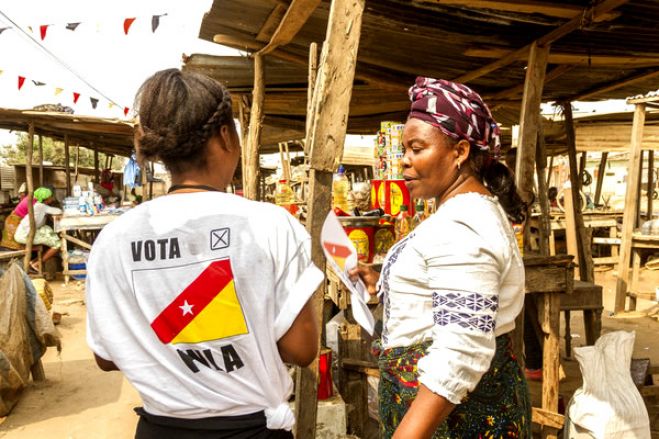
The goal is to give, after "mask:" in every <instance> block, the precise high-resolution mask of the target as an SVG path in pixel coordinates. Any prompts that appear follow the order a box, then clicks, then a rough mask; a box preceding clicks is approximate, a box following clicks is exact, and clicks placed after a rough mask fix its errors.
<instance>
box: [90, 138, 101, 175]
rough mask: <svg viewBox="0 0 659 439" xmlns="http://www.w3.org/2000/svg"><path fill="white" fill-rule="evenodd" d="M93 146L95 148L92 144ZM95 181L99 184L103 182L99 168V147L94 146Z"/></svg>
mask: <svg viewBox="0 0 659 439" xmlns="http://www.w3.org/2000/svg"><path fill="white" fill-rule="evenodd" d="M92 148H94V146H93V145H92ZM94 182H95V183H97V184H98V183H100V182H101V180H100V172H99V169H98V149H97V148H94Z"/></svg>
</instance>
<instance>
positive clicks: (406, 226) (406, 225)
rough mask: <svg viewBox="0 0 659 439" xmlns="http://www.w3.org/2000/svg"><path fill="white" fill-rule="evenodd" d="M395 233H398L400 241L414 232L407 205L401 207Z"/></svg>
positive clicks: (397, 216) (397, 237)
mask: <svg viewBox="0 0 659 439" xmlns="http://www.w3.org/2000/svg"><path fill="white" fill-rule="evenodd" d="M394 231H395V233H396V241H400V240H401V239H403V238H404V237H406V236H407V235H408V234H409V233H410V232H411V231H412V218H411V217H410V214H409V212H408V211H407V205H405V204H403V205H402V206H400V213H399V214H398V215H396V220H395V221H394Z"/></svg>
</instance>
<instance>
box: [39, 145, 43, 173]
mask: <svg viewBox="0 0 659 439" xmlns="http://www.w3.org/2000/svg"><path fill="white" fill-rule="evenodd" d="M39 186H43V136H42V135H41V134H40V135H39Z"/></svg>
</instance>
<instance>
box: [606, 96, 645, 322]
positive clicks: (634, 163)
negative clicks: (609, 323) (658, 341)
mask: <svg viewBox="0 0 659 439" xmlns="http://www.w3.org/2000/svg"><path fill="white" fill-rule="evenodd" d="M644 125H645V104H636V107H635V109H634V122H633V124H632V138H631V151H630V153H629V168H628V173H627V189H626V190H625V210H624V213H623V216H622V236H621V241H620V262H619V263H618V281H617V283H616V300H615V307H614V310H613V311H614V312H615V313H619V312H622V311H624V310H625V301H626V298H627V285H628V282H629V263H630V262H631V250H632V232H633V231H634V221H635V220H636V212H635V210H636V200H635V198H636V194H637V193H636V188H637V187H638V176H639V172H638V170H639V168H640V167H641V146H642V144H643V127H644Z"/></svg>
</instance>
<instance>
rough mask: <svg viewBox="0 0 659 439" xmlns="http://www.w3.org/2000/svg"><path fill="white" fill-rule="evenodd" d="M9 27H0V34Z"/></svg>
mask: <svg viewBox="0 0 659 439" xmlns="http://www.w3.org/2000/svg"><path fill="white" fill-rule="evenodd" d="M9 27H10V26H7V27H0V34H1V33H3V32H4V31H6V30H7V29H9Z"/></svg>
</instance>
